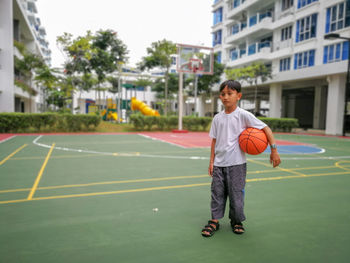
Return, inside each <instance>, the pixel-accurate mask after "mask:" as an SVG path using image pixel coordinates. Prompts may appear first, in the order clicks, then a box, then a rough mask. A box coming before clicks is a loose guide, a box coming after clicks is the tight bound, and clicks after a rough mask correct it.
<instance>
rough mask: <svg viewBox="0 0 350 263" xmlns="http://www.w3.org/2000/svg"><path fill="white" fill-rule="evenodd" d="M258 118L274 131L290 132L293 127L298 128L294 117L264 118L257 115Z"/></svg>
mask: <svg viewBox="0 0 350 263" xmlns="http://www.w3.org/2000/svg"><path fill="white" fill-rule="evenodd" d="M259 119H260V120H262V121H263V122H265V123H266V124H267V125H268V126H269V127H270V128H271V130H272V131H274V132H278V131H281V132H291V131H292V129H293V128H298V127H299V123H298V119H294V118H266V117H259Z"/></svg>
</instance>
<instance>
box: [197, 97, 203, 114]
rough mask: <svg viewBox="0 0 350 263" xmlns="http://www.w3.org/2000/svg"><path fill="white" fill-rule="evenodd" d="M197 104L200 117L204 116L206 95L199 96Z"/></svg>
mask: <svg viewBox="0 0 350 263" xmlns="http://www.w3.org/2000/svg"><path fill="white" fill-rule="evenodd" d="M196 106H197V109H196V112H198V117H204V115H205V96H198V97H197V103H196Z"/></svg>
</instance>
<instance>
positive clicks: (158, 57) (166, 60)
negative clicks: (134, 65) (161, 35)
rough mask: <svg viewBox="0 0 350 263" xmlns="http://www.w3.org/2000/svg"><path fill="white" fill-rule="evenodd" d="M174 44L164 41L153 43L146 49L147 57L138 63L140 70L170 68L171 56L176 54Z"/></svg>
mask: <svg viewBox="0 0 350 263" xmlns="http://www.w3.org/2000/svg"><path fill="white" fill-rule="evenodd" d="M176 51H177V49H176V44H174V43H173V42H171V41H168V40H166V39H163V40H161V41H157V42H153V43H152V44H151V47H148V48H147V54H148V56H146V57H143V58H142V61H141V62H140V63H139V67H140V69H141V70H144V69H151V68H154V67H161V68H165V69H169V68H170V67H171V63H172V58H171V55H174V54H176Z"/></svg>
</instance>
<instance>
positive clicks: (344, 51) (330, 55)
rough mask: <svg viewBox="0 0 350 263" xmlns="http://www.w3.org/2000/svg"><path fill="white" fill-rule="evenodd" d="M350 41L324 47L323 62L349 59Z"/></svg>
mask: <svg viewBox="0 0 350 263" xmlns="http://www.w3.org/2000/svg"><path fill="white" fill-rule="evenodd" d="M348 52H349V43H348V42H347V41H345V42H342V43H337V44H333V45H328V46H325V47H324V49H323V64H328V63H333V62H337V61H342V60H347V59H348V55H349V54H348Z"/></svg>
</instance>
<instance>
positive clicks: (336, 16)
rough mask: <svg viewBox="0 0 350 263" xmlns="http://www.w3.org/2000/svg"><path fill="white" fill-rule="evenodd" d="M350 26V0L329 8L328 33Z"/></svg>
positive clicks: (327, 13) (327, 14)
mask: <svg viewBox="0 0 350 263" xmlns="http://www.w3.org/2000/svg"><path fill="white" fill-rule="evenodd" d="M348 26H350V0H347V1H345V2H342V3H339V4H336V5H334V6H331V7H329V8H327V12H326V33H329V32H333V31H336V30H339V29H342V28H344V27H348Z"/></svg>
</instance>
